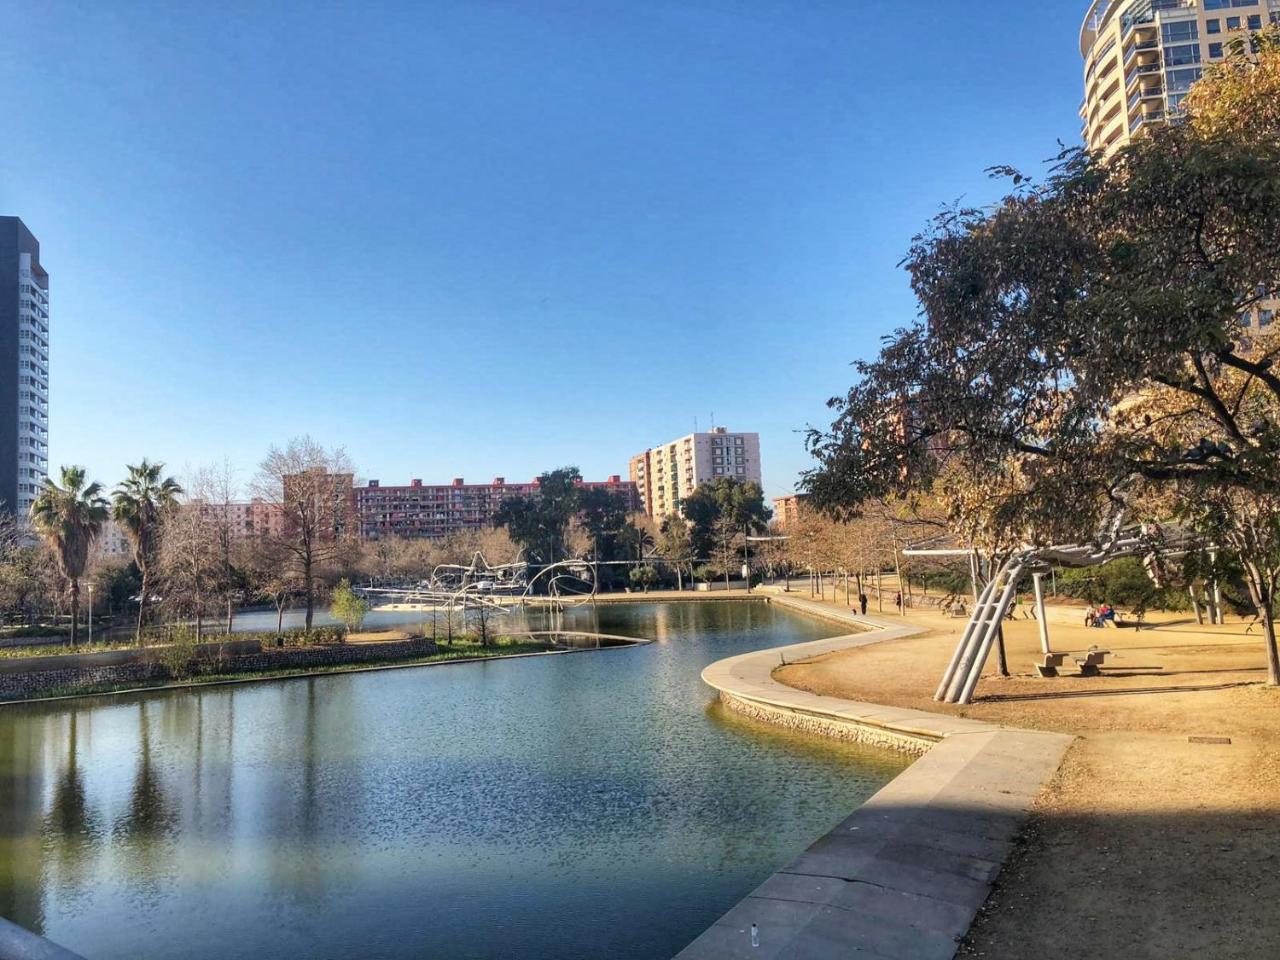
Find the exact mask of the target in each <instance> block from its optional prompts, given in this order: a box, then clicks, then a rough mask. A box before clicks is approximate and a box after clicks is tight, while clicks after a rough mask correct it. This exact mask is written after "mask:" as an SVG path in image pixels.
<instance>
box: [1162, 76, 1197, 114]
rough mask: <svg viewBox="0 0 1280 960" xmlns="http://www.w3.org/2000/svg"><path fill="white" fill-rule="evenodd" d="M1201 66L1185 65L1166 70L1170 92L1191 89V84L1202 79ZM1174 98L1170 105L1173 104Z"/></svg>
mask: <svg viewBox="0 0 1280 960" xmlns="http://www.w3.org/2000/svg"><path fill="white" fill-rule="evenodd" d="M1200 72H1201V71H1200V68H1199V67H1183V68H1182V69H1181V70H1166V71H1165V80H1166V85H1167V88H1168V90H1169V92H1170V93H1177V92H1182V91H1186V90H1189V89H1191V85H1192V84H1193V83H1195V82H1196V81H1197V80H1199V79H1200ZM1179 102H1180V100H1179ZM1172 105H1173V103H1172V98H1171V102H1170V106H1172Z"/></svg>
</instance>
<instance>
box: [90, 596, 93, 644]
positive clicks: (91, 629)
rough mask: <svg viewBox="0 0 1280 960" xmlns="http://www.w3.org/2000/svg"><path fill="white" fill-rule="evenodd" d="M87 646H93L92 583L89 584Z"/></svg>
mask: <svg viewBox="0 0 1280 960" xmlns="http://www.w3.org/2000/svg"><path fill="white" fill-rule="evenodd" d="M89 646H91V647H92V646H93V584H92V583H91V584H89Z"/></svg>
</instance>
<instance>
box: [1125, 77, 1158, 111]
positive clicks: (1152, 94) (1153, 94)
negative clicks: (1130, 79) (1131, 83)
mask: <svg viewBox="0 0 1280 960" xmlns="http://www.w3.org/2000/svg"><path fill="white" fill-rule="evenodd" d="M1162 97H1164V87H1163V86H1162V85H1161V84H1159V83H1157V84H1155V85H1154V86H1151V87H1142V88H1141V89H1139V90H1135V91H1134V92H1133V96H1131V97H1130V98H1129V111H1130V112H1132V111H1133V108H1134V107H1136V106H1137V105H1138V104H1139V103H1141V102H1142V101H1143V100H1151V99H1154V98H1162Z"/></svg>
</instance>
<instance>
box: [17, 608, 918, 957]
mask: <svg viewBox="0 0 1280 960" xmlns="http://www.w3.org/2000/svg"><path fill="white" fill-rule="evenodd" d="M563 619H564V624H563V627H564V628H565V629H578V630H581V629H591V630H595V631H598V632H603V633H613V634H620V635H630V636H643V637H650V638H653V639H654V640H656V641H657V642H656V643H654V644H651V645H647V646H642V647H630V648H621V649H613V650H604V651H600V652H590V653H580V654H571V655H567V656H561V657H550V658H538V659H532V660H522V661H510V662H493V663H482V664H475V665H468V666H449V667H444V668H432V669H425V670H403V671H389V672H378V673H367V674H349V675H337V676H331V677H321V678H308V679H305V680H293V681H284V682H274V683H262V684H253V685H245V686H231V687H224V688H206V689H203V690H191V691H174V692H167V693H162V694H153V695H150V696H136V697H126V698H121V699H115V700H97V701H90V700H83V701H73V702H72V704H71V705H70V706H67V705H66V704H49V705H43V706H42V705H34V704H33V705H26V706H15V707H12V708H9V709H6V710H4V711H0V751H2V757H0V759H2V760H3V779H2V780H0V791H3V794H2V796H0V816H3V821H0V822H2V824H3V828H4V836H3V840H4V843H5V844H6V849H5V850H4V851H3V852H4V853H5V854H6V855H5V856H4V857H3V858H2V859H3V866H0V871H3V872H2V873H0V885H2V889H0V895H2V898H3V899H2V901H0V912H3V913H4V914H5V915H7V916H9V917H11V918H12V919H14V920H16V921H18V922H20V923H24V924H26V925H28V926H34V927H36V928H41V929H44V930H45V931H46V932H47V933H48V934H49V935H50V936H52V937H54V938H55V939H57V940H60V941H62V942H64V943H66V944H67V945H68V946H71V947H72V948H74V949H78V950H81V951H82V952H85V953H86V954H88V955H90V956H92V957H94V958H95V960H106V958H112V957H137V956H141V955H152V956H160V955H163V956H166V957H193V958H194V957H240V956H245V957H250V956H252V957H257V956H296V955H306V956H327V957H334V958H356V957H368V956H378V957H387V958H399V957H404V958H409V957H442V958H443V957H448V958H456V957H476V958H479V957H506V956H511V955H513V951H516V946H515V945H517V944H518V951H517V952H518V953H519V955H520V956H522V957H527V958H553V957H554V958H563V957H598V956H609V957H611V958H622V960H626V958H643V957H665V956H669V955H670V954H671V953H673V952H675V950H676V949H678V948H679V946H681V945H682V944H683V943H684V942H687V941H688V940H689V939H691V938H692V937H693V936H694V935H696V934H697V933H698V932H699V931H700V930H701V929H702V928H703V927H705V926H706V925H707V924H708V923H710V922H711V921H712V920H714V919H715V917H716V916H718V915H719V913H720V912H722V911H723V910H724V909H725V908H726V907H727V906H728V905H729V904H731V903H732V902H733V901H734V900H735V899H737V898H738V897H739V896H741V895H742V894H743V893H745V892H746V891H747V890H749V889H750V888H751V887H752V886H753V885H754V884H755V883H757V882H758V881H759V880H760V879H762V878H763V876H765V875H767V874H768V873H769V872H770V870H771V869H772V868H773V867H775V866H777V865H778V864H779V863H780V862H781V861H783V860H785V859H786V858H787V857H788V856H790V855H791V854H792V853H794V852H795V851H796V850H798V849H800V848H802V847H803V846H804V845H805V844H806V843H807V842H809V841H810V840H812V839H813V838H814V837H815V836H817V835H818V834H820V833H821V832H823V831H824V830H825V829H827V828H829V827H830V826H831V825H832V824H833V823H835V822H836V821H837V820H839V819H840V818H841V817H843V816H844V815H845V814H846V813H847V812H848V810H849V809H851V808H852V806H854V805H855V804H856V803H857V802H858V801H859V800H860V799H862V798H863V797H865V796H866V795H868V794H869V793H870V792H871V791H872V790H874V789H875V788H876V787H877V786H878V785H879V784H880V783H882V782H884V781H885V780H886V779H888V777H890V776H892V775H893V773H895V772H896V771H897V770H898V769H899V768H900V766H901V763H902V761H901V760H900V759H899V758H897V757H894V756H891V755H885V754H880V753H874V752H871V751H867V750H864V749H861V748H857V747H852V746H845V745H839V744H829V743H823V742H821V741H814V740H810V739H808V738H804V737H801V736H798V735H795V734H790V733H787V732H785V731H781V730H778V729H776V728H773V727H768V726H766V725H762V724H758V723H755V722H753V721H748V720H744V719H743V718H741V717H737V716H735V715H733V714H728V713H726V712H725V711H723V710H721V709H720V708H719V707H718V705H716V704H714V702H713V701H712V699H711V697H710V694H709V692H708V691H707V690H706V689H705V688H704V687H703V686H702V685H701V683H700V681H699V680H698V674H699V672H700V670H701V668H702V667H703V666H704V665H705V664H706V663H709V662H711V661H712V660H715V659H719V658H720V657H723V656H727V655H730V654H732V653H734V652H741V651H742V650H745V649H750V648H752V647H758V646H763V645H767V644H770V643H772V644H778V643H789V642H795V641H797V640H805V639H813V638H816V637H817V636H821V635H823V634H824V633H826V632H827V628H825V627H824V626H822V625H820V624H816V623H812V622H809V621H806V620H801V619H797V618H794V617H792V616H790V615H787V614H785V613H783V612H779V611H774V610H772V609H770V608H768V607H766V606H763V605H746V606H743V605H736V604H720V603H715V604H641V605H633V606H627V607H606V606H600V607H599V608H597V609H594V610H592V609H590V608H579V609H574V610H569V611H566V612H565V613H564V614H563ZM536 626H537V628H538V629H543V628H545V620H544V621H543V622H542V623H538V624H536ZM709 704H710V706H709Z"/></svg>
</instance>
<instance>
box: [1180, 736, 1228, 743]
mask: <svg viewBox="0 0 1280 960" xmlns="http://www.w3.org/2000/svg"><path fill="white" fill-rule="evenodd" d="M1187 742H1188V743H1230V742H1231V738H1230V737H1187Z"/></svg>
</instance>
